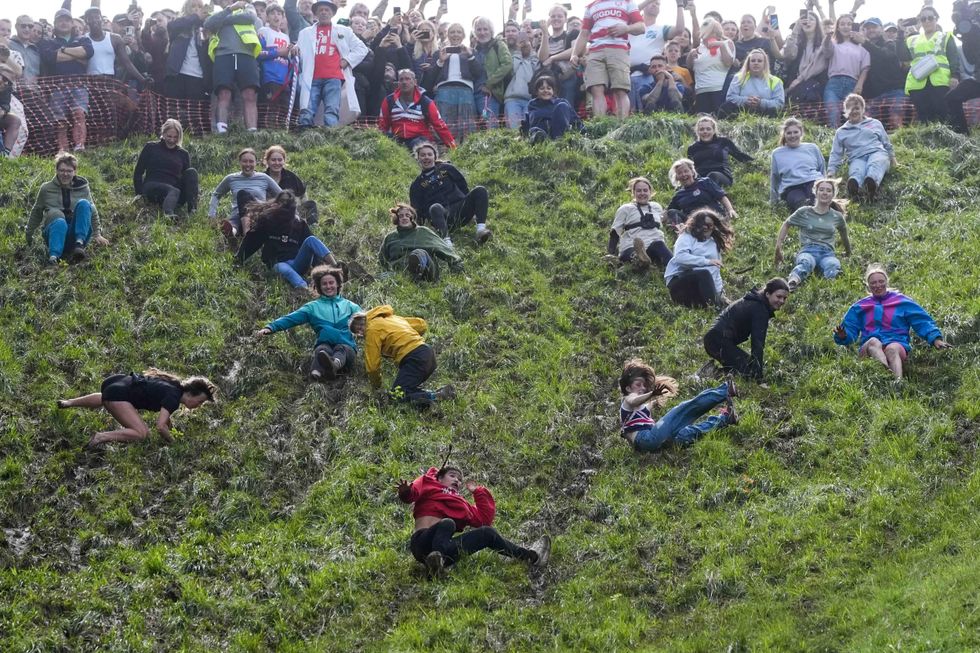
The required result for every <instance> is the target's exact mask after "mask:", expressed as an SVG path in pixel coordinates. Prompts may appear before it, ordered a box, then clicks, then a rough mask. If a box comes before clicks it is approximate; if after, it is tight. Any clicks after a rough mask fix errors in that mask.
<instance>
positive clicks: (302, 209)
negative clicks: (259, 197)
mask: <svg viewBox="0 0 980 653" xmlns="http://www.w3.org/2000/svg"><path fill="white" fill-rule="evenodd" d="M262 162H263V163H264V164H265V174H267V175H269V177H270V178H271V179H272V181H274V182H276V183H277V184H279V188H281V189H283V190H291V191H293V194H294V195H295V196H296V201H297V202H299V203H300V205H299V213H300V216H302V217H303V218H305V220H306V222H307V223H308V224H316V223H317V220H318V219H319V209H318V208H317V205H316V202H315V201H313V200H308V199H305V197H306V184H305V183H303V180H302V179H300V178H299V175H297V174H296V173H295V172H293V171H292V170H290V169H289V168H287V167H286V148H284V147H283V146H282V145H270V146H269V147H267V148H266V150H265V153H263V154H262Z"/></svg>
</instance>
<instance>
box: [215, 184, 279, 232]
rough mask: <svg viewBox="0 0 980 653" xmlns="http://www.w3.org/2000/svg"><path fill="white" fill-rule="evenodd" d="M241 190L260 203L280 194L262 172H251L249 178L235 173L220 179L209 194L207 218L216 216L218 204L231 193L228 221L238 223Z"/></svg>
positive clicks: (276, 185)
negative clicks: (209, 201) (209, 204)
mask: <svg viewBox="0 0 980 653" xmlns="http://www.w3.org/2000/svg"><path fill="white" fill-rule="evenodd" d="M243 190H244V191H247V192H248V194H249V195H251V196H252V197H254V198H255V199H256V200H258V201H260V202H264V201H265V200H266V199H268V198H270V197H275V196H276V195H278V194H279V193H281V192H282V189H281V188H279V184H277V183H276V182H275V180H273V179H272V177H270V176H269V175H267V174H265V173H264V172H253V173H252V175H251V176H249V177H246V176H245V175H243V174H242V173H240V172H236V173H234V174H231V175H228V176H227V177H225V178H224V179H222V180H221V183H219V184H218V187H217V188H215V189H214V192H213V193H211V206H210V207H209V208H208V216H209V217H212V218H213V217H215V216H216V215H218V203H219V202H221V198H222V197H224V196H225V195H227V194H228V193H231V213H229V214H228V219H229V220H231V221H232V222H238V220H239V213H238V193H239V191H243Z"/></svg>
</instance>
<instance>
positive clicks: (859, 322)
mask: <svg viewBox="0 0 980 653" xmlns="http://www.w3.org/2000/svg"><path fill="white" fill-rule="evenodd" d="M864 281H865V283H866V284H867V286H868V290H869V291H871V294H870V295H868V296H867V297H865V298H864V299H861V300H858V301H857V302H855V303H854V304H852V305H851V307H850V308H849V309H848V311H847V313H846V314H845V315H844V320H843V322H841V323H840V325H838V326H837V327H836V328H835V329H834V342H836V343H837V344H838V345H844V346H846V345H849V344H851V343H852V342H856V341H859V342H860V348H859V349H858V355H860V356H861V357H867V358H873V359H875V360H876V361H878V362H879V363H881V364H882V365H884V366H885V367H887V368H888V369H889V370H891V372H892V374H894V375H895V380H896V381H901V380H902V378H903V374H904V367H905V360H906V359H907V358H908V355H909V352H910V351H911V350H912V344H911V342H910V341H909V331H910V330H914V331H915V333H916V334H917V335H918V336H919V337H920V338H922V339H923V340H925V341H926V342H928V343H929V344H930V345H932V346H933V347H935V348H936V349H949V348H950V347H952V345H950V344H949V343H948V342H946V341H945V340H943V334H942V331H940V330H939V327H938V326H936V322H935V320H933V319H932V316H930V315H929V314H928V313H927V312H926V311H925V309H924V308H922V307H921V306H919V305H918V304H917V303H915V302H914V301H912V300H911V299H909V298H908V297H906V296H905V295H903V294H902V293H900V292H898V291H897V290H894V289H891V288H889V287H888V273H887V272H885V268H884V267H882V266H881V264H880V263H872V264H871V265H869V266H868V269H867V271H865V273H864Z"/></svg>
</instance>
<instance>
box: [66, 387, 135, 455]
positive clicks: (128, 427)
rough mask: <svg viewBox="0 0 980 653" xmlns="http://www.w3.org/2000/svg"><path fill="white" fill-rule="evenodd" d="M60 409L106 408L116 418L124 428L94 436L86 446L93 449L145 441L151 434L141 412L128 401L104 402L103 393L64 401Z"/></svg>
mask: <svg viewBox="0 0 980 653" xmlns="http://www.w3.org/2000/svg"><path fill="white" fill-rule="evenodd" d="M58 407H59V408H92V409H99V408H103V407H104V408H105V409H106V410H107V411H109V414H110V415H112V416H113V417H114V418H116V421H117V422H119V423H120V424H121V425H122V427H123V428H121V429H116V430H115V431H101V432H99V433H96V434H95V435H93V436H92V439H91V440H89V441H88V444H87V445H86V446H89V447H92V446H95V445H98V444H102V443H104V442H134V441H136V440H143V439H144V438H146V436H147V435H149V434H150V428H149V427H148V426H147V425H146V423H145V422H143V419H142V418H141V417H140V414H139V412H137V410H136V408H135V407H134V406H133V404H131V403H129V402H128V401H102V393H100V392H95V393H92V394H90V395H84V396H82V397H75V398H74V399H62V400H60V401H59V402H58Z"/></svg>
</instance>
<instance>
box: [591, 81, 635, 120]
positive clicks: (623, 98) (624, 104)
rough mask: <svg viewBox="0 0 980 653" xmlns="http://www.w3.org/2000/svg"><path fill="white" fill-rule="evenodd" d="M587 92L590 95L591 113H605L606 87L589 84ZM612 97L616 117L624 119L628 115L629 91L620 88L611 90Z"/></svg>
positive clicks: (602, 114) (599, 114)
mask: <svg viewBox="0 0 980 653" xmlns="http://www.w3.org/2000/svg"><path fill="white" fill-rule="evenodd" d="M589 94H590V95H591V96H592V115H593V116H604V115H606V109H607V105H606V87H605V86H590V87H589ZM613 97H614V98H615V100H616V117H617V118H619V119H620V120H625V119H626V118H628V117H629V115H630V94H629V91H623V90H620V89H614V90H613Z"/></svg>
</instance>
